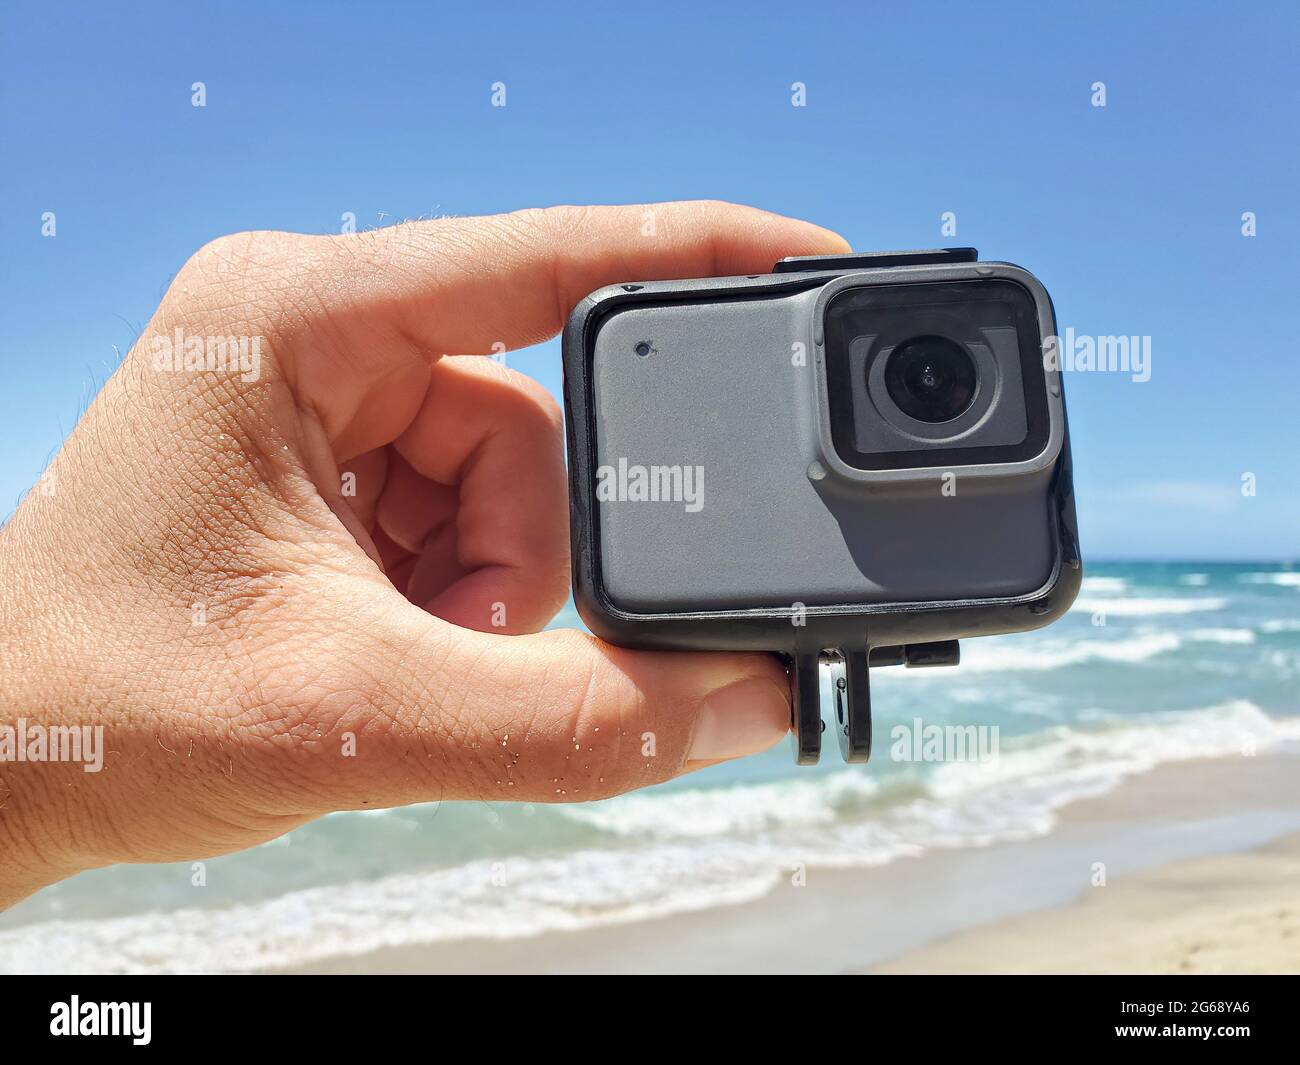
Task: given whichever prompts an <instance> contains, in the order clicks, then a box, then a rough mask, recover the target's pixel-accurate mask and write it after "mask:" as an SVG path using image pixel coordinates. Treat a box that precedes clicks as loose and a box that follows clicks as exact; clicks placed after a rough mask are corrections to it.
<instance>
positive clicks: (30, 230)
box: [0, 0, 1300, 558]
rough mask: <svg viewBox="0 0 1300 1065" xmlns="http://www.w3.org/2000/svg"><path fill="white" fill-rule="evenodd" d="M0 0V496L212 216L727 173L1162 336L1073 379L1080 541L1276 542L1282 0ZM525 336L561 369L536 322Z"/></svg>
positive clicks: (1290, 280) (1281, 444)
mask: <svg viewBox="0 0 1300 1065" xmlns="http://www.w3.org/2000/svg"><path fill="white" fill-rule="evenodd" d="M2 20H3V37H2V38H0V144H3V145H4V149H5V151H4V155H5V160H6V164H5V166H4V168H3V174H2V175H0V203H2V204H3V208H4V209H3V210H2V211H0V276H2V277H3V278H4V283H5V296H6V303H7V306H8V313H7V314H5V315H4V316H3V319H0V368H3V370H4V378H5V385H6V387H5V388H3V389H0V445H2V446H0V515H4V514H7V513H9V512H10V511H11V510H12V508H13V506H14V505H15V503H16V502H17V500H18V499H19V497H20V496H21V494H22V493H23V492H24V491H25V490H26V489H27V488H28V487H29V486H30V485H31V484H32V483H33V482H34V481H35V480H36V478H37V477H38V476H39V474H40V472H41V470H42V469H43V468H44V465H45V464H46V462H47V461H48V460H49V458H50V457H51V456H52V455H53V453H54V452H55V451H56V450H57V448H58V445H59V443H60V441H61V440H62V438H63V436H64V435H65V434H66V433H67V431H68V430H69V429H70V428H71V427H72V425H73V424H74V423H75V421H76V419H77V416H78V414H79V413H80V412H81V411H82V410H83V409H84V407H85V405H86V403H87V401H88V399H89V397H90V396H91V395H93V393H94V391H95V390H96V389H97V388H98V387H99V385H100V384H101V383H102V381H103V380H104V378H105V377H107V376H108V374H110V373H111V372H112V370H113V367H114V366H115V364H116V360H117V355H116V354H115V351H114V347H115V346H116V347H117V348H120V349H122V350H125V349H126V348H127V347H129V345H130V344H131V342H132V341H133V339H134V338H135V336H136V335H137V333H138V331H139V330H140V329H141V328H142V327H143V325H144V323H145V322H146V321H147V320H148V318H149V316H150V314H151V313H152V311H153V309H154V307H155V306H156V304H157V302H158V299H159V297H160V296H161V294H162V292H163V291H164V289H165V288H166V286H167V283H168V280H169V278H170V277H171V276H172V275H173V274H174V273H175V271H176V270H177V269H178V267H179V266H180V265H181V263H182V262H184V260H185V259H186V257H187V256H188V255H189V254H190V253H191V252H192V251H193V250H194V249H196V248H197V247H198V246H199V245H201V244H202V243H203V242H205V241H206V240H209V239H210V238H212V237H214V236H217V235H219V234H221V233H225V232H231V231H236V230H241V229H253V228H278V229H290V230H299V231H304V232H335V231H337V230H338V229H339V226H340V216H341V215H342V214H343V212H345V211H352V212H354V213H355V215H356V217H357V220H358V225H360V226H375V225H382V224H384V223H385V222H391V221H394V220H398V219H402V218H412V217H419V216H428V215H433V214H479V213H488V212H495V211H505V210H511V209H514V208H519V207H525V206H539V205H546V204H552V203H620V202H642V201H648V200H667V199H683V198H690V197H720V198H724V199H730V200H736V201H740V202H745V203H752V204H756V205H759V206H762V207H766V208H769V209H772V210H777V211H783V212H787V213H790V214H794V215H799V216H802V217H806V218H809V219H811V220H813V221H816V222H818V223H821V224H823V225H827V226H830V227H832V228H835V229H838V230H839V231H840V232H842V233H844V234H845V236H847V237H848V238H849V240H850V241H851V242H852V244H853V246H854V247H855V248H859V249H863V250H873V249H889V248H913V247H934V246H941V245H944V244H973V245H975V246H976V247H978V248H979V249H980V250H981V252H982V254H983V255H984V257H985V258H996V259H1007V260H1010V261H1012V262H1018V263H1020V264H1021V265H1024V266H1027V267H1028V268H1029V269H1031V270H1032V271H1033V272H1034V273H1036V274H1037V275H1038V276H1039V277H1040V278H1042V279H1043V281H1044V282H1045V283H1046V284H1047V286H1048V289H1049V290H1050V291H1051V292H1052V294H1053V297H1054V300H1055V302H1056V307H1057V312H1058V316H1059V319H1060V323H1061V326H1062V329H1064V327H1066V326H1071V327H1073V328H1074V329H1075V331H1076V332H1077V333H1080V334H1089V335H1134V334H1136V335H1148V336H1150V337H1151V338H1152V342H1151V343H1152V375H1151V380H1150V381H1148V382H1146V383H1142V384H1137V383H1134V382H1132V381H1131V380H1130V379H1129V377H1128V376H1126V375H1122V374H1095V373H1094V374H1084V373H1076V374H1073V375H1071V376H1070V377H1069V378H1068V379H1067V382H1066V388H1067V397H1068V401H1069V408H1070V416H1071V431H1072V435H1073V440H1074V449H1075V464H1076V468H1077V489H1078V498H1079V505H1080V517H1081V523H1082V535H1083V544H1084V549H1085V553H1086V554H1088V555H1091V556H1092V557H1110V558H1178V557H1187V558H1295V557H1297V556H1300V475H1298V474H1297V470H1296V464H1297V462H1298V461H1300V420H1298V419H1297V413H1296V408H1297V404H1298V401H1300V351H1297V345H1296V342H1295V340H1294V335H1295V324H1294V317H1295V314H1296V311H1297V304H1298V303H1300V301H1298V300H1297V277H1298V276H1300V274H1298V271H1297V268H1296V262H1295V258H1294V256H1295V254H1296V249H1297V246H1298V245H1300V226H1298V225H1297V223H1298V221H1300V212H1298V211H1297V189H1300V181H1298V178H1300V173H1298V172H1297V171H1298V167H1297V162H1298V161H1300V137H1297V135H1296V121H1297V103H1300V92H1298V91H1297V89H1298V87H1300V75H1298V74H1297V64H1296V58H1295V57H1296V54H1297V45H1298V44H1300V9H1298V8H1297V6H1296V5H1295V4H1294V3H1277V4H1250V5H1214V6H1211V5H1200V4H1190V5H1177V6H1170V5H1146V6H1142V5H1134V4H1105V3H1102V4H1098V3H1090V4H1086V5H1070V8H1069V10H1068V11H1066V10H1062V11H1056V10H1051V9H1050V8H1049V5H1042V4H1037V3H1008V4H998V3H990V4H979V5H975V4H959V3H953V4H916V5H911V4H908V5H901V4H897V3H872V2H859V3H853V4H836V3H822V4H815V5H813V4H791V3H788V2H785V3H775V4H764V3H746V4H735V5H725V6H715V5H707V6H706V5H703V4H699V3H692V4H682V5H678V4H674V3H655V4H650V5H610V4H593V5H590V6H587V7H583V6H582V5H578V4H568V3H566V4H563V5H536V4H530V5H518V6H516V5H513V4H509V3H502V2H493V3H490V4H488V3H475V4H467V3H462V4H457V5H438V4H396V3H387V4H386V3H377V4H355V5H343V4H336V3H313V4H310V5H307V4H300V5H290V4H283V5H280V4H270V5H253V4H243V3H228V4H220V5H208V9H206V10H204V9H200V8H199V6H198V5H191V4H174V3H173V4H156V5H155V4H144V3H140V4H129V5H127V4H123V5H106V4H105V5H99V4H95V5H92V4H89V3H87V4H84V5H82V4H51V3H25V2H22V3H17V4H15V3H13V2H12V0H11V2H10V3H8V4H6V7H5V13H4V15H3V16H2ZM195 81H203V82H205V83H206V85H207V93H208V100H207V107H206V108H202V109H199V108H194V107H192V106H191V104H190V86H191V84H192V83H193V82H195ZM496 81H502V82H505V84H506V86H507V93H508V96H507V99H508V106H507V107H505V108H493V107H491V106H490V100H489V95H490V86H491V85H492V83H493V82H496ZM796 81H800V82H803V83H805V84H806V86H807V106H806V107H802V108H795V107H792V106H791V102H790V101H791V85H792V83H794V82H796ZM1096 81H1102V82H1104V83H1105V85H1106V94H1107V106H1106V107H1105V108H1095V107H1093V106H1091V100H1090V97H1091V95H1092V90H1091V86H1092V84H1093V83H1094V82H1096ZM46 211H54V212H56V214H57V219H58V222H57V225H58V229H57V236H56V237H54V238H47V237H43V236H42V235H41V216H42V213H43V212H46ZM946 211H951V212H955V214H956V216H957V234H956V236H955V237H945V236H942V235H941V233H940V220H941V215H942V214H943V212H946ZM1244 211H1253V212H1255V214H1256V216H1257V218H1258V223H1257V224H1258V235H1257V236H1255V237H1253V238H1246V237H1243V236H1242V235H1241V215H1242V212H1244ZM503 298H508V294H503ZM511 364H512V365H514V366H515V367H517V368H519V369H522V370H524V371H525V372H528V373H531V374H533V375H534V376H536V377H538V378H539V379H541V380H542V381H543V382H544V383H545V384H546V385H548V386H549V387H551V388H552V389H553V390H556V391H557V392H558V389H559V381H560V369H559V348H558V344H557V343H555V342H552V343H550V344H546V345H542V346H541V347H539V348H536V349H531V350H530V351H528V352H524V353H519V354H518V355H515V356H513V357H512V358H511ZM1244 473H1253V474H1254V475H1255V478H1256V483H1257V486H1258V487H1257V495H1256V496H1254V497H1252V498H1247V497H1244V496H1243V495H1242V494H1241V491H1240V485H1241V478H1242V475H1243V474H1244Z"/></svg>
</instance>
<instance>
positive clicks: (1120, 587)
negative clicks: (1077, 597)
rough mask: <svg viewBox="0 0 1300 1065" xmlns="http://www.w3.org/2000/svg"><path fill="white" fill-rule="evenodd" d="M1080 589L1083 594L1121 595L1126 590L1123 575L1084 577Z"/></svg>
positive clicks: (1126, 586) (1126, 584)
mask: <svg viewBox="0 0 1300 1065" xmlns="http://www.w3.org/2000/svg"><path fill="white" fill-rule="evenodd" d="M1080 591H1082V592H1083V593H1084V595H1088V594H1093V595H1122V594H1123V593H1124V592H1126V591H1128V580H1127V578H1125V577H1084V578H1083V584H1082V585H1081V587H1080Z"/></svg>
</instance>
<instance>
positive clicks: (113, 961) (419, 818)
mask: <svg viewBox="0 0 1300 1065" xmlns="http://www.w3.org/2000/svg"><path fill="white" fill-rule="evenodd" d="M556 624H557V625H562V626H563V625H568V626H575V625H578V624H579V622H578V620H577V617H576V615H575V614H573V613H572V611H571V610H570V611H568V612H566V615H565V616H562V617H560V618H559V619H557V621H556ZM872 684H873V709H874V711H875V727H876V743H875V753H874V754H873V759H872V761H871V763H870V764H869V765H866V766H853V767H848V766H845V765H844V764H843V763H841V762H840V760H839V755H838V752H837V751H836V750H835V749H834V746H833V745H831V748H830V750H829V751H828V752H827V754H826V755H825V756H824V758H823V762H822V764H821V765H820V766H818V767H816V768H812V769H809V768H797V767H795V766H794V764H793V761H792V754H791V749H790V747H789V743H788V741H787V743H783V744H781V745H780V746H778V747H776V748H774V749H773V750H772V751H769V752H767V753H766V754H764V755H761V756H758V757H755V758H750V759H746V760H743V761H740V762H735V763H730V764H726V765H722V766H717V767H714V768H712V769H709V770H706V771H704V772H702V773H696V774H691V775H689V776H687V777H684V778H682V779H680V780H677V781H673V782H671V783H669V784H665V785H661V786H659V787H656V788H653V789H650V790H648V791H645V792H641V793H638V794H635V795H629V796H623V797H620V798H616V799H610V800H605V801H601V802H594V803H585V804H576V805H566V806H560V805H555V806H551V805H540V804H538V805H511V804H508V803H442V804H428V805H423V806H416V807H407V808H404V809H398V810H392V811H366V812H360V813H340V814H334V815H331V816H329V817H326V818H324V819H322V820H320V821H318V822H316V823H314V824H311V825H308V826H305V827H303V828H301V829H298V830H297V831H295V832H293V833H291V834H289V835H288V836H285V837H283V838H281V839H279V840H276V841H274V842H272V843H269V844H266V845H264V846H262V847H258V848H256V849H254V850H251V851H246V852H243V853H240V854H234V855H229V856H227V857H224V858H218V859H213V860H210V861H208V862H207V863H206V870H205V872H206V884H205V886H202V887H196V886H194V885H193V883H192V879H193V877H192V872H191V866H190V865H189V863H177V864H169V865H155V866H121V867H115V868H111V869H104V870H98V871H95V872H92V873H86V874H83V875H81V876H79V877H75V878H73V879H72V880H69V881H66V882H64V883H62V884H58V885H56V886H54V887H52V888H49V889H47V890H46V891H44V892H42V893H40V894H39V895H37V896H36V897H34V898H32V899H28V900H27V901H25V902H23V903H21V904H19V905H18V906H15V907H13V908H12V909H11V910H9V911H8V912H7V913H5V914H2V915H0V971H7V972H33V971H34V972H65V971H81V972H124V971H125V972H157V971H164V972H170V971H200V972H202V971H225V970H232V969H233V970H242V969H259V968H269V967H284V966H292V965H299V964H305V963H308V962H311V961H315V960H319V959H322V958H326V957H332V956H335V955H348V954H360V953H362V952H366V951H370V950H374V949H377V948H381V947H389V946H401V945H411V944H432V943H437V942H441V941H447V940H455V939H463V938H471V937H491V938H509V937H517V936H530V935H537V934H539V933H542V932H551V931H563V930H568V929H582V928H590V927H594V926H597V925H602V924H611V923H618V922H629V921H637V920H644V919H648V918H653V917H656V916H661V915H667V914H673V913H680V912H684V911H688V910H704V909H709V908H712V907H725V906H728V905H733V904H736V903H739V902H744V901H747V900H750V899H755V898H758V897H760V896H762V895H763V894H765V893H767V892H770V891H772V890H773V889H774V888H775V886H776V885H777V884H778V883H780V882H782V881H784V880H786V879H788V878H789V877H790V876H791V871H792V870H797V869H799V868H818V867H825V868H852V867H859V868H860V867H867V866H875V865H883V864H885V863H888V862H893V861H897V860H899V859H902V858H905V857H907V856H910V855H917V854H921V853H923V852H925V851H927V850H931V849H936V848H959V847H980V846H987V845H989V844H992V843H996V842H1000V841H1010V840H1024V839H1031V838H1033V837H1035V836H1043V835H1046V834H1048V833H1050V832H1051V831H1052V830H1053V827H1054V825H1055V824H1056V820H1057V817H1058V813H1059V811H1060V810H1061V808H1062V807H1063V806H1065V805H1066V804H1067V803H1069V802H1071V801H1072V800H1075V799H1078V798H1083V797H1090V796H1098V795H1102V794H1104V793H1106V792H1108V791H1110V790H1112V789H1113V788H1115V787H1116V786H1117V785H1118V784H1119V783H1120V782H1121V781H1122V780H1124V779H1125V778H1126V777H1131V776H1133V775H1136V774H1141V773H1145V772H1148V771H1150V770H1151V769H1153V768H1154V767H1156V766H1159V765H1161V764H1164V763H1168V762H1175V761H1181V760H1185V759H1191V758H1203V757H1218V756H1230V755H1235V756H1240V755H1250V754H1252V753H1256V752H1260V753H1262V752H1263V751H1265V750H1270V749H1277V748H1289V749H1296V750H1300V565H1294V564H1265V563H1240V564H1237V563H1233V564H1228V563H1163V564H1162V563H1123V564H1121V563H1115V564H1098V565H1091V566H1089V567H1088V576H1087V577H1086V578H1085V581H1084V586H1083V590H1082V592H1081V593H1080V596H1079V600H1078V602H1077V603H1076V605H1075V607H1074V608H1073V609H1072V610H1071V611H1070V613H1069V614H1068V615H1067V616H1066V617H1065V618H1063V619H1062V620H1061V621H1060V622H1058V623H1057V624H1055V625H1053V626H1051V627H1050V628H1048V629H1044V630H1042V631H1040V632H1035V633H1024V634H1018V635H1010V636H999V637H987V638H984V639H979V640H969V641H965V642H964V643H963V645H962V662H961V665H959V666H957V667H955V668H948V669H933V670H905V669H902V668H899V667H895V668H887V669H881V670H878V671H875V672H873V681H872ZM918 723H920V724H922V725H923V726H934V725H937V726H949V725H952V726H958V725H961V726H964V725H974V726H984V727H985V728H986V730H988V731H987V732H986V733H983V734H982V735H987V734H989V733H991V734H992V735H993V736H994V737H995V742H996V752H995V754H993V755H991V756H990V757H987V758H985V759H983V760H973V759H967V760H964V761H925V760H920V761H917V760H910V761H902V760H894V759H892V758H891V748H894V747H895V739H894V737H895V736H911V735H913V734H914V733H915V732H916V730H917V725H918ZM896 729H902V730H904V731H903V732H901V733H899V732H896V731H895V730H896ZM912 749H913V745H912V744H910V743H906V742H900V744H899V746H898V747H897V751H899V752H901V751H904V750H909V751H910V750H912ZM986 753H988V752H986Z"/></svg>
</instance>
